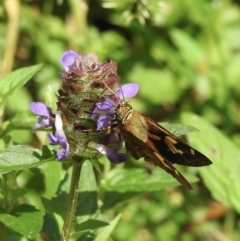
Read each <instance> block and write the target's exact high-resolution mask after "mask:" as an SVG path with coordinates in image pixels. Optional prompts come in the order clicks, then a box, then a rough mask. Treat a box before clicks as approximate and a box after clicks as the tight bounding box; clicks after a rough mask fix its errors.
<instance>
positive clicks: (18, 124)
mask: <svg viewBox="0 0 240 241" xmlns="http://www.w3.org/2000/svg"><path fill="white" fill-rule="evenodd" d="M36 121H37V118H36V115H33V114H32V113H30V111H21V112H18V113H17V114H16V115H15V116H14V117H13V118H12V119H11V120H10V121H9V122H8V124H7V127H6V130H5V131H4V134H5V133H6V132H9V131H12V130H32V129H33V126H34V124H35V123H36ZM42 129H43V128H42ZM45 130H46V129H45Z"/></svg>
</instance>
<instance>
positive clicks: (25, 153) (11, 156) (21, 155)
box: [0, 145, 55, 174]
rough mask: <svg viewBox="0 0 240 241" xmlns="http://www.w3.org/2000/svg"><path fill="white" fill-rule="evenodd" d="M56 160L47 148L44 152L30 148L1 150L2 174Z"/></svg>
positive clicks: (14, 147)
mask: <svg viewBox="0 0 240 241" xmlns="http://www.w3.org/2000/svg"><path fill="white" fill-rule="evenodd" d="M54 159H55V157H53V153H52V152H51V151H50V150H49V149H48V147H47V146H44V147H43V150H42V151H40V150H39V149H36V148H32V147H29V146H21V145H16V146H11V147H9V148H6V149H2V150H0V173H1V174H3V173H7V172H11V171H18V170H25V169H29V168H32V167H36V166H39V165H41V164H43V163H45V162H47V161H50V160H54Z"/></svg>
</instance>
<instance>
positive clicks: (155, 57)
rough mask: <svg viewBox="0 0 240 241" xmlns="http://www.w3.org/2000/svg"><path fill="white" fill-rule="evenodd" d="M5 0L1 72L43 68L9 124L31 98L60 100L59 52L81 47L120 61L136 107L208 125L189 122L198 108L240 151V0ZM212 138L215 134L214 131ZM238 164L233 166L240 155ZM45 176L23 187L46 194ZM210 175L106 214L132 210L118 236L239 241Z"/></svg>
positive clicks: (239, 230) (160, 117)
mask: <svg viewBox="0 0 240 241" xmlns="http://www.w3.org/2000/svg"><path fill="white" fill-rule="evenodd" d="M0 2H1V4H0V18H1V21H0V77H1V78H3V77H4V76H6V75H7V74H8V73H9V72H11V71H12V70H15V69H18V68H20V67H25V66H31V65H34V64H38V63H43V64H44V66H43V68H42V69H41V70H40V71H39V72H38V74H37V75H35V76H34V78H32V79H31V80H30V81H29V82H28V83H27V84H26V85H25V86H24V87H23V88H20V89H19V90H18V91H16V92H14V93H13V94H12V95H11V96H10V97H9V98H8V100H7V103H6V108H5V110H4V116H3V119H2V120H1V121H2V123H3V122H6V121H7V120H10V119H11V118H13V117H14V115H15V114H16V113H18V112H21V111H25V110H29V104H30V103H31V102H32V101H43V102H50V101H51V100H52V98H53V96H54V93H56V91H57V89H58V88H59V81H60V77H59V74H60V72H61V71H62V66H61V65H60V63H59V58H60V56H61V55H62V53H63V52H64V51H66V50H70V49H72V50H74V51H75V52H77V53H82V54H87V53H89V52H94V53H96V54H97V55H98V56H99V57H100V59H101V61H105V60H107V59H112V60H114V61H116V62H118V73H119V76H120V77H121V83H127V82H137V83H138V84H139V85H140V91H139V93H138V95H137V97H136V98H134V99H132V100H131V104H132V105H133V107H134V109H136V110H138V111H140V112H141V113H143V114H145V115H147V116H150V117H152V118H153V119H154V120H156V121H168V122H181V123H182V124H191V125H193V126H195V127H196V128H199V127H198V126H197V125H196V124H195V123H184V122H183V121H182V120H183V119H184V118H183V117H182V114H183V113H186V112H190V113H195V114H197V115H199V116H201V117H203V118H204V119H205V120H207V121H208V122H210V123H212V124H213V125H215V126H217V128H218V129H220V130H221V132H222V133H223V134H224V135H225V137H227V138H228V139H229V141H231V142H233V143H234V144H235V145H236V146H237V147H238V149H239V147H240V134H239V133H240V132H239V130H240V126H239V122H240V118H239V117H240V84H239V80H240V2H239V1H230V0H212V1H211V0H192V1H191V0H181V1H180V0H166V1H158V0H142V1H140V0H139V1H137V0H136V1H134V0H123V1H118V0H115V1H114V0H109V1H107V0H106V1H103V0H99V1H98V0H93V1H80V0H67V1H64V0H58V1H53V0H39V1H31V0H28V1H20V0H5V1H4V0H1V1H0ZM181 118H182V119H181ZM199 129H200V128H199ZM206 134H207V135H209V136H207V135H206V139H208V138H211V136H212V135H213V134H212V133H211V132H208V133H206ZM191 135H192V136H193V138H194V135H195V134H194V133H193V134H191ZM11 136H12V138H13V140H14V142H15V143H20V144H26V143H27V144H30V145H32V146H35V147H40V144H41V143H44V141H45V133H37V138H36V136H33V134H32V131H31V130H28V131H27V130H15V131H12V132H11ZM233 143H231V144H233ZM204 154H206V155H207V153H204ZM236 155H237V154H236ZM236 157H237V156H236ZM229 161H232V162H231V163H234V157H233V159H232V160H229ZM229 165H230V164H229ZM236 165H238V163H237V164H236ZM131 166H141V167H142V168H144V167H146V166H147V164H146V163H143V162H142V161H141V162H139V163H136V161H134V160H130V161H129V163H128V164H126V168H127V167H131ZM206 168H207V167H206ZM234 168H236V167H235V166H232V169H234ZM237 168H239V166H238V167H237ZM218 171H219V174H220V175H221V169H219V170H218ZM192 172H193V171H192ZM39 175H40V174H39V173H38V172H37V171H35V172H31V174H29V173H28V174H25V176H27V178H26V180H25V179H24V180H25V182H26V183H27V184H24V185H26V186H27V185H31V187H32V188H33V189H34V190H35V194H34V195H41V192H42V187H41V184H42V183H41V182H40V181H39V179H38V178H39ZM222 175H224V174H223V173H222ZM226 178H227V177H226ZM36 180H38V181H37V182H36ZM204 180H205V184H203V182H202V181H200V182H199V183H197V184H196V185H195V186H194V190H193V191H188V190H185V189H184V188H182V187H178V188H172V189H167V190H164V191H158V192H151V193H149V194H146V195H144V196H142V197H141V198H138V199H136V198H135V199H133V200H132V201H131V202H127V204H125V205H124V206H121V205H120V206H116V207H115V208H114V209H111V212H106V213H104V214H103V216H104V218H105V219H106V220H109V218H110V217H113V216H114V215H116V213H119V212H122V213H123V216H122V218H121V220H120V222H119V223H118V225H117V227H116V229H115V231H114V232H113V233H112V235H111V238H112V239H109V240H116V241H126V240H128V241H133V240H134V241H135V240H138V241H143V240H144V241H155V240H164V241H168V240H169V241H173V240H184V241H194V240H204V241H208V240H216V241H230V240H239V239H240V238H239V237H240V218H239V210H240V209H238V211H236V208H234V206H231V205H225V204H226V202H225V203H224V202H221V200H220V198H217V200H216V199H215V198H216V196H217V195H214V194H213V192H212V190H211V191H210V190H209V188H206V186H205V185H206V183H207V184H208V185H209V186H211V183H210V182H209V181H208V180H207V179H204ZM24 185H23V186H24ZM220 188H221V187H220ZM238 191H239V190H238ZM226 195H227V194H226ZM213 196H214V197H215V198H214V197H213ZM236 202H240V197H239V199H236ZM238 205H239V204H238Z"/></svg>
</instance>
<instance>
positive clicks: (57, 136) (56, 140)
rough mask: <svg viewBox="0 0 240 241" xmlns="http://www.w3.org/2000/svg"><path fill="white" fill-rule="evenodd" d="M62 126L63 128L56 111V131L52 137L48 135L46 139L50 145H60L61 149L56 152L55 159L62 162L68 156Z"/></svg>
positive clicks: (59, 113)
mask: <svg viewBox="0 0 240 241" xmlns="http://www.w3.org/2000/svg"><path fill="white" fill-rule="evenodd" d="M62 126H63V123H62V118H61V112H60V111H57V112H56V117H55V128H56V131H55V133H54V135H53V134H48V139H49V141H50V143H51V145H60V146H61V147H62V148H61V149H60V150H59V151H57V158H58V159H59V160H62V159H64V158H66V157H67V156H68V155H69V144H68V142H67V138H66V136H65V134H64V131H63V128H62Z"/></svg>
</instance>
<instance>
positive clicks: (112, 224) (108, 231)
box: [94, 213, 122, 241]
mask: <svg viewBox="0 0 240 241" xmlns="http://www.w3.org/2000/svg"><path fill="white" fill-rule="evenodd" d="M121 216H122V214H121V213H120V214H118V216H117V217H116V218H114V219H113V220H112V221H111V222H110V224H109V226H107V227H106V228H104V229H103V230H102V232H101V233H100V234H99V235H98V236H97V238H96V239H95V240H94V241H106V240H108V238H109V236H110V234H111V233H112V231H113V230H114V228H115V227H116V225H117V223H118V222H119V220H120V218H121Z"/></svg>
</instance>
